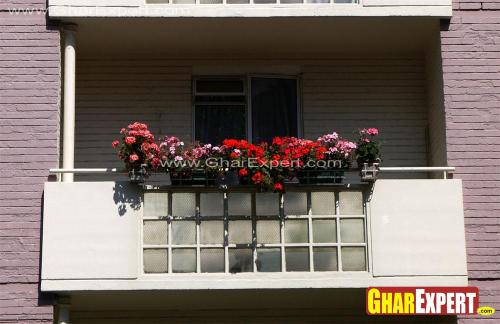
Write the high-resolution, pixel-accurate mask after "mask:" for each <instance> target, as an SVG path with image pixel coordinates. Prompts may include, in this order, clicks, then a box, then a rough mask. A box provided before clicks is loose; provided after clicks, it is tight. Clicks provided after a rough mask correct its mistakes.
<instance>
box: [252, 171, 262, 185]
mask: <svg viewBox="0 0 500 324" xmlns="http://www.w3.org/2000/svg"><path fill="white" fill-rule="evenodd" d="M262 178H263V177H262V173H261V172H260V171H257V172H255V174H254V175H253V176H252V182H253V183H254V184H259V183H261V182H262Z"/></svg>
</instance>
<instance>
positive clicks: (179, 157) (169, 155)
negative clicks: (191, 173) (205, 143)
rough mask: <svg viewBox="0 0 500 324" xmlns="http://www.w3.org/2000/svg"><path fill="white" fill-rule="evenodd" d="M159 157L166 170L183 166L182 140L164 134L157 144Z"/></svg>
mask: <svg viewBox="0 0 500 324" xmlns="http://www.w3.org/2000/svg"><path fill="white" fill-rule="evenodd" d="M159 147H160V152H159V158H160V160H161V161H162V162H161V163H162V167H163V168H164V169H165V170H166V171H172V170H175V169H182V168H183V166H184V142H183V141H181V140H180V139H179V138H177V137H175V136H165V137H164V138H163V141H162V142H161V143H160V145H159Z"/></svg>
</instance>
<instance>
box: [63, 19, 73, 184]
mask: <svg viewBox="0 0 500 324" xmlns="http://www.w3.org/2000/svg"><path fill="white" fill-rule="evenodd" d="M75 46H76V25H65V26H64V103H63V104H64V110H63V116H64V119H63V125H64V129H63V168H64V169H73V168H74V167H75V84H76V51H75ZM63 181H64V182H73V174H72V173H65V174H63Z"/></svg>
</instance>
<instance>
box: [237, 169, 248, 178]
mask: <svg viewBox="0 0 500 324" xmlns="http://www.w3.org/2000/svg"><path fill="white" fill-rule="evenodd" d="M238 173H239V175H240V177H242V178H243V177H244V176H247V175H248V170H247V169H240V171H239V172H238Z"/></svg>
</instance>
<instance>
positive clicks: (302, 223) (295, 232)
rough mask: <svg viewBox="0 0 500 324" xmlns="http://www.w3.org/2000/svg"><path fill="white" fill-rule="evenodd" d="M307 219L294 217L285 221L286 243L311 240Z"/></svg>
mask: <svg viewBox="0 0 500 324" xmlns="http://www.w3.org/2000/svg"><path fill="white" fill-rule="evenodd" d="M308 234H309V233H308V226H307V220H306V219H293V220H287V221H286V222H285V243H307V242H309V239H308V238H309V235H308Z"/></svg>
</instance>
